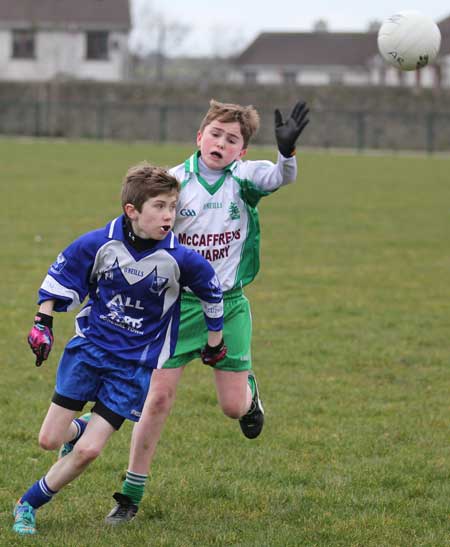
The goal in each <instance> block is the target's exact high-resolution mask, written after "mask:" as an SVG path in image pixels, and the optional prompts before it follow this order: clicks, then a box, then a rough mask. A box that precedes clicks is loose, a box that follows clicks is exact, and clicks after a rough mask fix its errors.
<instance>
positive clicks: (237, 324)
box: [106, 100, 309, 524]
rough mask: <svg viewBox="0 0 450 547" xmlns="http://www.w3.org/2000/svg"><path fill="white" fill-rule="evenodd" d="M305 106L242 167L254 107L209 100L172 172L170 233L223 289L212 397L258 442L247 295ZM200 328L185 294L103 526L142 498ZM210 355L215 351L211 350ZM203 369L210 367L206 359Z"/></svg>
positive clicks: (123, 517) (259, 418) (253, 127)
mask: <svg viewBox="0 0 450 547" xmlns="http://www.w3.org/2000/svg"><path fill="white" fill-rule="evenodd" d="M308 112H309V111H308V108H307V107H306V104H305V103H304V102H298V103H297V104H296V105H295V107H294V109H293V110H292V113H291V115H290V117H289V118H288V119H287V120H286V121H284V120H283V118H282V115H281V113H280V111H279V110H276V111H275V135H276V140H277V145H278V150H279V153H278V159H277V162H276V163H272V162H270V161H265V160H263V161H243V160H242V158H243V157H244V155H245V154H246V152H247V146H248V143H249V141H250V139H251V137H252V136H253V135H254V134H255V133H256V131H257V130H258V128H259V115H258V113H257V111H256V110H255V109H254V108H253V107H252V106H247V107H243V106H240V105H236V104H224V103H219V102H217V101H214V100H213V101H211V103H210V108H209V110H208V112H207V114H206V116H205V117H204V119H203V121H202V123H201V125H200V129H199V131H198V133H197V146H198V150H197V151H196V152H195V153H194V154H193V155H192V156H191V157H190V158H188V159H187V160H186V161H185V162H184V163H182V164H181V165H178V166H177V167H174V168H173V169H171V174H172V175H175V177H176V178H177V179H178V180H179V181H180V182H181V192H180V197H179V201H178V207H177V216H176V220H175V226H174V232H175V233H176V235H177V237H178V239H179V241H180V243H181V244H183V245H185V246H186V247H189V248H191V249H194V250H195V251H197V252H198V253H200V254H201V255H203V257H205V258H206V259H207V260H208V261H209V262H210V263H211V265H212V266H213V267H214V269H215V271H216V273H217V275H218V277H219V279H220V282H221V285H222V289H223V291H224V338H225V339H226V340H227V348H228V353H227V355H226V357H225V358H224V359H222V360H221V361H219V362H217V363H211V364H212V366H213V370H214V375H215V382H216V390H217V396H218V400H219V404H220V406H221V408H222V410H223V412H224V414H225V415H227V416H229V417H230V418H235V419H239V423H240V426H241V429H242V432H243V433H244V435H245V436H246V437H247V438H249V439H254V438H256V437H257V436H258V435H259V434H260V433H261V430H262V428H263V424H264V410H263V407H262V404H261V400H260V398H259V393H258V387H257V384H256V379H255V375H254V373H253V372H252V363H251V351H250V347H251V334H252V332H251V331H252V325H251V312H250V305H249V302H248V300H247V298H246V297H245V295H244V293H243V288H244V287H245V286H246V285H248V284H249V283H251V281H253V279H254V278H255V276H256V274H257V273H258V270H259V243H260V235H261V234H260V227H259V218H258V210H257V204H258V202H259V200H260V199H261V198H262V197H264V196H267V195H270V194H271V193H272V192H274V191H276V190H278V189H279V188H280V187H281V186H284V185H286V184H289V183H292V182H294V181H295V179H296V177H297V162H296V158H295V147H296V142H297V139H298V137H299V135H300V134H301V132H302V131H303V129H304V128H305V126H306V125H307V124H308V121H309V120H308V118H307V116H308ZM206 334H207V333H206V328H205V327H204V323H203V311H202V307H201V303H200V301H199V300H198V298H197V297H196V296H195V295H193V294H192V293H190V292H185V293H184V294H183V296H182V301H181V321H180V331H179V337H178V342H177V346H176V349H175V353H174V355H173V357H172V358H171V359H169V360H168V361H167V362H166V363H165V365H164V366H163V368H162V369H160V370H157V371H155V372H154V373H153V377H152V383H151V387H150V391H149V394H148V396H147V400H146V403H145V406H144V409H143V411H142V416H141V419H140V421H139V422H138V424H136V425H135V427H134V429H133V437H132V443H131V450H130V460H129V468H128V472H127V477H126V480H125V481H124V483H123V487H122V493H116V494H115V495H114V498H115V499H116V501H117V505H116V506H115V507H114V508H113V510H112V511H111V513H110V514H109V515H108V516H107V517H106V522H108V523H110V524H117V523H121V522H126V521H128V520H130V519H131V518H133V517H134V515H135V514H136V512H137V507H138V504H139V502H140V500H141V498H142V496H143V492H144V484H145V480H146V478H147V474H148V470H149V466H150V463H151V461H152V458H153V455H154V452H155V449H156V445H157V443H158V440H159V437H160V434H161V431H162V428H163V426H164V422H165V420H166V418H167V416H168V415H169V412H170V409H171V407H172V404H173V402H174V400H175V393H176V387H177V384H178V381H179V379H180V377H181V374H182V371H183V369H184V367H185V365H186V364H188V363H189V362H190V361H192V360H193V359H195V358H197V357H200V356H201V349H202V348H203V347H204V346H205V341H206ZM208 350H209V354H211V352H212V353H214V351H218V352H219V351H221V346H220V345H219V346H217V347H215V348H208ZM203 362H206V364H208V360H207V359H204V358H203Z"/></svg>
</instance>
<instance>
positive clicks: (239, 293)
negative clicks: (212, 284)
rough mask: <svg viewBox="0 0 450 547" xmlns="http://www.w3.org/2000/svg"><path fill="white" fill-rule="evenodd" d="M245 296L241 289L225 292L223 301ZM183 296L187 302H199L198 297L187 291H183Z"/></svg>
mask: <svg viewBox="0 0 450 547" xmlns="http://www.w3.org/2000/svg"><path fill="white" fill-rule="evenodd" d="M243 294H244V291H243V290H242V288H241V287H238V288H237V289H231V290H229V291H225V292H224V293H223V299H224V300H229V299H231V298H238V297H239V296H242V295H243ZM181 296H182V298H183V299H187V300H198V296H195V294H193V293H191V292H187V291H184V290H183V291H181Z"/></svg>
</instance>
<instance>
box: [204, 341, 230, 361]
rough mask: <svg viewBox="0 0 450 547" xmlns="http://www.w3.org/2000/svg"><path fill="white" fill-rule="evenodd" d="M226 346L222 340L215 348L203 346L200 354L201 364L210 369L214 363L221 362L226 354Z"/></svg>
mask: <svg viewBox="0 0 450 547" xmlns="http://www.w3.org/2000/svg"><path fill="white" fill-rule="evenodd" d="M227 351H228V350H227V346H226V345H225V343H224V341H223V338H222V340H221V341H220V343H219V344H218V345H217V346H210V345H209V344H205V346H204V348H203V349H202V351H201V352H200V355H201V358H202V362H203V363H204V364H205V365H209V366H210V367H213V366H215V364H216V363H218V362H219V361H222V359H223V358H224V357H225V356H226V354H227Z"/></svg>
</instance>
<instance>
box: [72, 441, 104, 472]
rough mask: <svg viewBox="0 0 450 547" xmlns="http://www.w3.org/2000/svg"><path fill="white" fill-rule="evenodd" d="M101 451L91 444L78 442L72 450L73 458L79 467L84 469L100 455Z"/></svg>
mask: <svg viewBox="0 0 450 547" xmlns="http://www.w3.org/2000/svg"><path fill="white" fill-rule="evenodd" d="M101 451H102V449H101V448H100V447H98V446H95V445H92V444H83V443H80V442H78V443H77V444H76V445H75V446H74V449H73V453H74V458H75V459H76V461H77V462H78V464H79V465H80V467H84V466H85V465H88V464H89V463H91V462H93V461H94V460H95V459H96V458H98V456H99V455H100V453H101Z"/></svg>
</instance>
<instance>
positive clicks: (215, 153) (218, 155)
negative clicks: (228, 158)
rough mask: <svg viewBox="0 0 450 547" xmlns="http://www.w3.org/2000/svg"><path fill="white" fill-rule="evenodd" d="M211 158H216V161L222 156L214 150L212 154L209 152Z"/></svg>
mask: <svg viewBox="0 0 450 547" xmlns="http://www.w3.org/2000/svg"><path fill="white" fill-rule="evenodd" d="M211 156H213V157H214V158H217V159H218V160H221V159H222V154H221V153H220V152H217V150H214V151H213V152H211Z"/></svg>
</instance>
